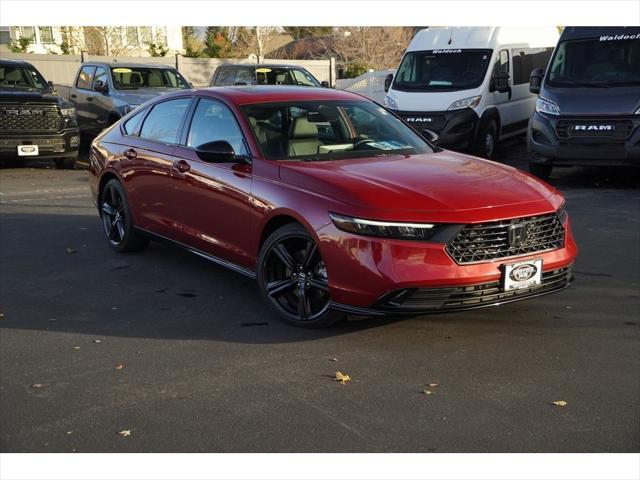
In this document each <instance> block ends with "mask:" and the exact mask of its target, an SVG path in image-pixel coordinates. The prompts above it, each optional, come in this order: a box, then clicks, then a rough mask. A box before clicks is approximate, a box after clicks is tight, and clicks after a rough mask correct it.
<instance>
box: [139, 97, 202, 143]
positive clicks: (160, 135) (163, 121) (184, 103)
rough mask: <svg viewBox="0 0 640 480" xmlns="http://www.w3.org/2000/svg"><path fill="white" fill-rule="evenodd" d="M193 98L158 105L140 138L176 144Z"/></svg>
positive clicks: (146, 120)
mask: <svg viewBox="0 0 640 480" xmlns="http://www.w3.org/2000/svg"><path fill="white" fill-rule="evenodd" d="M190 103H191V98H177V99H175V100H168V101H166V102H162V103H158V104H156V105H155V106H154V107H153V108H152V110H151V112H149V115H147V118H146V119H145V121H144V124H143V125H142V130H140V137H141V138H146V139H148V140H155V141H157V142H163V143H176V142H177V141H178V134H179V133H180V126H181V125H182V119H183V117H184V114H185V113H186V111H187V109H188V108H189V104H190Z"/></svg>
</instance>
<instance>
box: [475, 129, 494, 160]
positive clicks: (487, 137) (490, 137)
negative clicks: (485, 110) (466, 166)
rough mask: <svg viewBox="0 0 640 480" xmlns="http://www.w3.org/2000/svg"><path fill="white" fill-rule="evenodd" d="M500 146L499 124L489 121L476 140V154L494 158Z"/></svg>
mask: <svg viewBox="0 0 640 480" xmlns="http://www.w3.org/2000/svg"><path fill="white" fill-rule="evenodd" d="M497 144H498V124H497V123H496V121H495V120H489V121H488V122H486V123H485V124H484V125H482V126H481V127H480V131H479V132H478V139H477V140H476V146H475V154H476V155H478V156H479V157H483V158H493V157H494V155H495V153H496V145H497Z"/></svg>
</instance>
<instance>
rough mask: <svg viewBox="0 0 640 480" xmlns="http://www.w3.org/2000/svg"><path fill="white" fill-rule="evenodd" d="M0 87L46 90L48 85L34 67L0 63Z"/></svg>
mask: <svg viewBox="0 0 640 480" xmlns="http://www.w3.org/2000/svg"><path fill="white" fill-rule="evenodd" d="M0 88H2V89H5V90H6V89H19V90H48V89H49V85H48V84H47V82H46V80H45V79H44V78H43V77H42V75H40V73H39V72H38V71H37V70H36V69H35V68H32V67H27V66H17V65H2V64H0Z"/></svg>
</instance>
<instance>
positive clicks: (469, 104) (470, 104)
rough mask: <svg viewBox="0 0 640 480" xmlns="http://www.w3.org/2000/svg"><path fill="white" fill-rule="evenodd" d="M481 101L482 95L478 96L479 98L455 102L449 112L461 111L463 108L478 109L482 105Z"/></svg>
mask: <svg viewBox="0 0 640 480" xmlns="http://www.w3.org/2000/svg"><path fill="white" fill-rule="evenodd" d="M481 99H482V95H478V96H477V97H469V98H463V99H462V100H458V101H456V102H453V103H452V104H451V106H450V107H449V110H460V109H462V108H474V107H477V106H478V105H480V100H481Z"/></svg>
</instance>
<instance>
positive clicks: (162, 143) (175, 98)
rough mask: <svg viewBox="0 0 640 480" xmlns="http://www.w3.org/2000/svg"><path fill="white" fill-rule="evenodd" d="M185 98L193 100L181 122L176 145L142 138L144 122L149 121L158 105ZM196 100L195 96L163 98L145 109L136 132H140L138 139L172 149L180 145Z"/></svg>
mask: <svg viewBox="0 0 640 480" xmlns="http://www.w3.org/2000/svg"><path fill="white" fill-rule="evenodd" d="M183 98H188V99H190V100H191V102H190V103H189V105H188V106H187V110H186V111H185V114H184V115H183V116H182V119H181V120H180V125H179V126H178V135H177V137H178V142H176V143H170V142H163V141H161V140H155V139H153V138H146V137H142V136H140V133H141V132H142V127H143V126H144V122H146V121H147V117H148V116H149V114H150V113H151V112H152V111H153V109H154V108H155V106H156V105H160V104H161V103H166V102H170V101H172V100H181V99H183ZM194 98H195V95H193V94H192V95H179V96H175V97H171V98H163V99H162V100H160V101H157V102H155V103H153V104H151V105H148V106H147V107H145V109H146V112H145V114H144V118H143V119H142V121H141V122H140V125H139V126H138V127H137V128H136V130H137V131H138V136H137V137H136V138H139V139H140V140H144V141H145V142H152V143H157V144H159V145H167V146H170V147H175V146H178V145H180V143H179V140H180V138H181V136H182V131H183V129H184V124H185V119H186V118H187V114H188V113H189V111H190V109H191V108H192V106H193V101H194Z"/></svg>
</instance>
